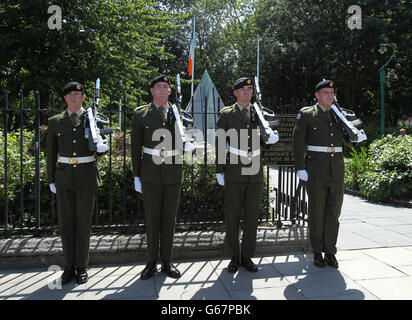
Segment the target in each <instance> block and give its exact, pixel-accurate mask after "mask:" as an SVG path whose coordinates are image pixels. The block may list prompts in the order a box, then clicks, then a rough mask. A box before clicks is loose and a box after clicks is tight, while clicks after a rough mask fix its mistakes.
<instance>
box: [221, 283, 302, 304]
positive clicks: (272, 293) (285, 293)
mask: <svg viewBox="0 0 412 320" xmlns="http://www.w3.org/2000/svg"><path fill="white" fill-rule="evenodd" d="M229 294H230V296H231V298H232V299H234V300H306V298H305V297H304V296H303V295H302V294H300V293H299V292H298V290H297V289H296V288H295V287H293V286H290V285H288V286H286V287H275V288H258V289H253V290H235V291H229Z"/></svg>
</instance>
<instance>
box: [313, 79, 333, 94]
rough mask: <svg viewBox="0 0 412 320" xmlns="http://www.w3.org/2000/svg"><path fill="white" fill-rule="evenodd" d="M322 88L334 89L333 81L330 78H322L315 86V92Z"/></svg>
mask: <svg viewBox="0 0 412 320" xmlns="http://www.w3.org/2000/svg"><path fill="white" fill-rule="evenodd" d="M322 88H332V89H335V82H333V81H332V80H322V81H321V82H319V83H318V84H317V85H316V87H315V92H317V91H319V90H320V89H322Z"/></svg>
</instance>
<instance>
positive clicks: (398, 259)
mask: <svg viewBox="0 0 412 320" xmlns="http://www.w3.org/2000/svg"><path fill="white" fill-rule="evenodd" d="M363 252H364V253H365V254H366V255H368V256H371V257H373V258H375V259H377V260H379V261H382V262H384V263H386V264H387V265H390V266H394V267H398V266H412V251H409V250H406V249H405V248H381V249H369V250H363Z"/></svg>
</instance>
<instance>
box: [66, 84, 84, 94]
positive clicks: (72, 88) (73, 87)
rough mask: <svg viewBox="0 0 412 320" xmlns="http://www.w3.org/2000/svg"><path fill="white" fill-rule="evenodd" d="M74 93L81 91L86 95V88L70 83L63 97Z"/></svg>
mask: <svg viewBox="0 0 412 320" xmlns="http://www.w3.org/2000/svg"><path fill="white" fill-rule="evenodd" d="M72 91H81V92H83V93H84V88H83V86H82V85H81V84H80V83H78V82H69V83H68V84H66V85H65V86H64V88H63V96H65V95H66V94H68V93H69V92H72Z"/></svg>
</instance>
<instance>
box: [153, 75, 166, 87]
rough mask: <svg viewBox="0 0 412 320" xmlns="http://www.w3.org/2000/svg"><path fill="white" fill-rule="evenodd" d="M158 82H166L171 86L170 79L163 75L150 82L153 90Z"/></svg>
mask: <svg viewBox="0 0 412 320" xmlns="http://www.w3.org/2000/svg"><path fill="white" fill-rule="evenodd" d="M158 82H166V83H167V84H168V85H169V86H170V82H169V77H168V76H166V75H161V76H158V77H156V78H154V79H153V80H152V82H150V88H153V86H154V85H155V84H156V83H158Z"/></svg>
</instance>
